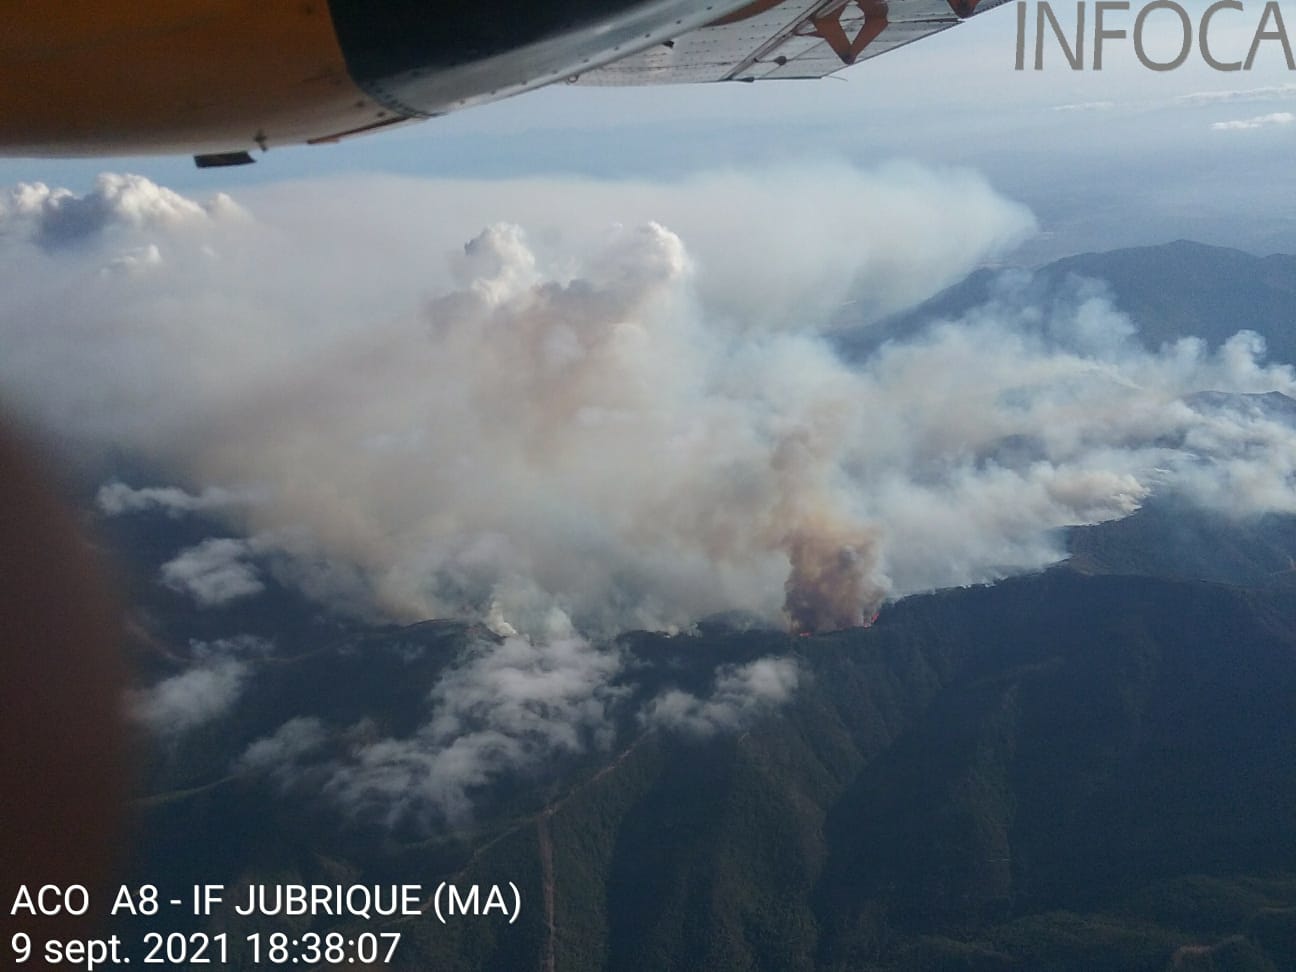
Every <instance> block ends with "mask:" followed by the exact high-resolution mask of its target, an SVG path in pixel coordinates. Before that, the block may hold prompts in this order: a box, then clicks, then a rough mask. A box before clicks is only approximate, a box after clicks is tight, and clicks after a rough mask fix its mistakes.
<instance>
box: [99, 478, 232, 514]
mask: <svg viewBox="0 0 1296 972" xmlns="http://www.w3.org/2000/svg"><path fill="white" fill-rule="evenodd" d="M254 501H255V498H254V496H253V495H252V494H249V493H248V492H246V491H242V490H231V489H222V488H221V487H219V486H209V487H207V488H206V489H204V490H202V491H201V492H199V493H189V492H186V491H185V490H183V489H180V488H178V487H175V486H146V487H143V488H141V489H135V488H133V487H131V486H128V485H127V484H126V483H123V482H120V481H119V480H113V481H112V482H108V483H104V484H103V485H102V486H100V487H99V491H98V493H96V494H95V505H96V506H97V507H98V508H99V510H100V511H101V512H102V513H104V514H105V515H106V516H122V515H124V514H128V513H143V512H147V511H149V510H162V511H164V512H165V513H166V514H167V515H168V516H173V517H175V516H181V515H183V514H185V513H197V512H205V511H212V510H228V509H230V508H231V507H238V506H242V505H244V504H246V503H249V502H254Z"/></svg>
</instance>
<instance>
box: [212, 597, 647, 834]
mask: <svg viewBox="0 0 1296 972" xmlns="http://www.w3.org/2000/svg"><path fill="white" fill-rule="evenodd" d="M548 626H549V628H550V630H549V634H548V638H547V639H546V640H543V641H539V640H532V639H530V638H525V637H521V636H517V635H513V636H510V637H507V638H504V639H502V640H501V641H499V642H494V641H486V640H482V641H478V642H476V643H474V644H472V645H470V646H469V647H468V648H467V649H466V650H465V652H464V653H463V655H462V656H461V657H460V658H459V659H458V660H457V661H456V663H455V664H454V665H453V666H451V667H450V669H449V670H448V671H447V672H446V673H445V674H444V675H443V676H442V677H441V678H440V679H439V680H438V681H437V683H436V684H435V686H434V687H433V688H432V690H431V693H430V695H429V698H428V708H429V715H428V718H427V720H426V721H425V722H424V724H423V725H422V726H420V728H419V729H418V730H417V731H416V732H415V733H413V734H412V735H409V736H406V737H399V738H397V737H376V736H375V733H374V732H373V731H372V727H371V726H369V725H368V724H365V723H362V724H360V725H358V726H352V727H349V728H348V729H347V730H346V731H345V732H334V733H333V734H332V735H331V736H330V735H328V734H327V733H326V732H325V730H324V729H323V727H322V725H321V724H320V723H319V722H318V721H316V720H310V719H296V720H293V721H291V722H289V723H287V724H285V725H284V726H282V727H280V729H278V730H277V731H276V732H275V733H274V734H272V735H271V736H269V737H267V738H265V739H262V740H258V741H257V742H255V743H253V744H252V745H251V746H250V747H249V748H248V750H247V751H246V752H245V753H244V754H243V756H242V757H241V758H240V759H239V761H238V763H237V764H236V768H237V769H238V770H239V771H241V772H244V773H248V774H254V775H257V774H260V775H267V776H269V777H270V778H272V779H273V780H275V781H276V782H277V783H278V784H279V785H280V786H281V787H285V788H291V787H293V786H301V785H308V786H312V787H318V788H319V789H320V790H321V791H322V793H323V794H324V795H325V797H326V798H327V799H328V800H329V801H330V802H331V803H332V804H333V805H335V806H336V807H337V808H338V809H339V810H340V811H341V812H343V813H344V814H346V815H348V816H351V817H354V818H356V819H360V820H365V821H368V822H373V823H380V824H383V825H387V826H397V825H411V824H412V825H414V826H417V827H419V828H420V829H428V828H431V827H436V826H441V825H444V824H449V825H452V826H453V825H457V824H462V823H464V822H465V821H467V820H468V818H469V816H470V814H471V811H472V807H473V800H474V797H475V795H476V794H477V793H478V792H480V791H481V790H482V789H483V788H485V787H487V786H489V785H490V784H492V783H494V782H497V781H498V780H500V779H503V778H506V777H509V776H516V775H528V774H539V773H542V772H543V771H544V769H545V768H546V767H547V766H548V765H549V764H550V763H551V762H552V761H553V759H554V758H555V757H559V756H570V755H577V754H580V753H584V752H588V751H593V750H603V749H606V748H608V747H609V746H610V745H611V744H612V741H613V739H614V735H615V734H614V728H613V722H612V717H613V709H614V707H615V706H616V704H617V703H618V701H619V700H620V699H621V697H622V696H623V695H624V694H625V690H624V689H623V688H618V687H616V686H615V685H613V681H614V679H615V677H616V676H617V675H618V674H619V673H620V672H621V670H622V667H623V659H622V656H621V654H620V652H619V651H617V650H615V649H613V648H600V647H597V646H595V645H593V644H591V643H590V642H589V641H587V640H586V639H584V638H581V637H580V636H578V635H577V634H576V633H575V632H573V631H572V630H571V629H570V626H569V625H568V623H567V621H566V619H565V618H563V617H562V615H561V613H559V612H551V613H550V617H549V620H548ZM326 741H327V742H328V743H329V746H328V747H327V749H326V747H325V745H324V744H325V742H326Z"/></svg>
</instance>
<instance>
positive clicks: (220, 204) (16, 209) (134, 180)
mask: <svg viewBox="0 0 1296 972" xmlns="http://www.w3.org/2000/svg"><path fill="white" fill-rule="evenodd" d="M241 215H242V211H241V210H240V208H239V207H238V206H237V204H235V203H234V201H233V200H232V199H231V198H230V197H229V196H226V195H223V194H222V195H218V196H216V197H215V198H214V199H212V200H211V201H210V202H208V203H197V202H194V201H193V200H191V199H188V198H186V197H185V196H182V195H180V194H179V193H177V192H173V191H172V190H170V189H167V188H165V187H163V186H159V185H157V184H156V183H153V182H150V181H149V180H148V179H145V178H144V177H143V176H137V175H119V174H116V173H104V174H103V175H101V176H99V178H98V179H97V180H95V185H94V189H92V190H91V191H90V192H87V193H85V194H83V195H78V194H77V193H74V192H72V191H70V190H68V189H51V188H50V187H49V186H47V185H45V184H44V183H40V182H36V183H22V184H20V185H18V186H16V187H14V188H13V189H10V190H9V191H8V193H6V194H5V196H3V197H0V233H3V234H6V235H20V236H25V237H26V238H28V239H30V240H31V241H33V242H35V243H37V244H39V245H41V246H43V247H59V246H67V245H70V244H73V243H78V242H81V241H83V240H86V239H88V238H91V237H94V236H96V235H98V234H101V233H103V232H104V231H105V230H107V229H110V228H113V227H123V228H127V229H133V230H146V231H147V230H167V229H174V228H177V227H183V226H186V225H195V224H201V223H203V222H207V221H209V220H213V219H221V218H228V217H235V216H241ZM130 252H132V253H135V254H136V255H137V259H143V260H144V261H145V262H148V261H150V260H152V261H154V262H156V260H158V259H160V253H159V252H158V248H157V246H156V244H145V245H144V246H142V247H140V248H138V249H136V250H133V251H130ZM118 259H121V258H118Z"/></svg>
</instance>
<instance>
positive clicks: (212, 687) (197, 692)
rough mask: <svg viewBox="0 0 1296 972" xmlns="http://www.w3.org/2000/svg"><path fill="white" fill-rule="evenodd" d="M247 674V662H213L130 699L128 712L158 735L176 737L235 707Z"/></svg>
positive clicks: (166, 680)
mask: <svg viewBox="0 0 1296 972" xmlns="http://www.w3.org/2000/svg"><path fill="white" fill-rule="evenodd" d="M247 675H248V666H247V664H246V663H244V662H241V661H238V660H236V659H233V658H216V659H211V660H209V661H207V662H205V663H203V664H200V665H198V666H196V667H194V668H191V669H189V670H188V671H186V672H182V673H181V674H179V675H174V676H172V677H171V678H167V679H164V680H163V681H161V682H159V683H158V684H156V685H154V686H152V687H151V688H148V689H143V690H137V691H134V692H132V693H130V694H129V696H128V697H127V705H128V711H129V712H130V713H131V714H132V715H133V716H134V717H135V718H136V719H138V720H139V721H140V722H142V723H144V724H145V725H146V726H148V728H149V729H150V730H151V731H152V732H154V733H156V734H157V735H159V736H175V735H178V734H180V733H183V732H186V731H188V730H190V729H194V728H196V727H198V726H201V725H203V724H205V723H208V722H211V721H213V720H215V719H218V718H220V717H221V716H223V715H225V714H226V713H227V712H229V711H230V709H231V708H233V706H234V703H235V702H236V701H237V700H238V697H239V694H240V693H241V692H242V689H243V683H244V680H245V679H246V678H247Z"/></svg>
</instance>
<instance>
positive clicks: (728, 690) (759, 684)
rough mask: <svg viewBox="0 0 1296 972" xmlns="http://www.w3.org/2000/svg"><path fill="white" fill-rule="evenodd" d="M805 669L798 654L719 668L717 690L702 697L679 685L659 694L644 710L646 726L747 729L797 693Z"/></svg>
mask: <svg viewBox="0 0 1296 972" xmlns="http://www.w3.org/2000/svg"><path fill="white" fill-rule="evenodd" d="M800 678H801V674H800V670H799V668H798V666H797V663H796V661H795V660H794V659H791V658H761V659H758V660H757V661H754V662H748V663H747V664H746V665H725V666H722V667H721V668H719V669H718V670H717V671H716V679H715V690H714V691H713V692H712V693H711V695H710V696H708V697H706V698H699V697H698V696H696V695H692V694H690V693H688V692H682V691H680V690H678V689H674V690H671V691H669V692H665V693H663V694H662V695H660V696H659V697H658V698H656V699H654V700H653V701H652V702H651V703H650V704H649V705H648V707H647V708H646V710H645V711H644V712H643V714H642V715H641V718H640V721H641V722H642V724H643V725H645V726H649V727H653V728H661V729H668V730H672V731H675V732H682V733H685V734H688V735H692V736H710V735H713V734H715V733H717V732H735V731H740V730H742V729H745V728H747V727H748V726H749V725H751V724H752V723H753V722H754V721H755V720H756V719H757V718H759V717H760V716H763V715H765V714H767V713H768V712H770V711H771V710H773V709H775V708H777V707H778V706H780V705H782V704H784V703H785V702H787V701H788V699H790V698H791V697H792V694H793V693H794V692H795V691H796V689H797V686H798V684H799V682H800Z"/></svg>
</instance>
